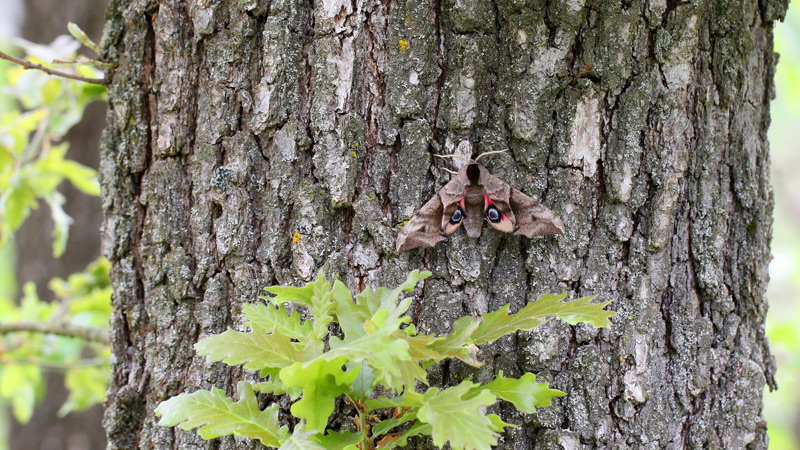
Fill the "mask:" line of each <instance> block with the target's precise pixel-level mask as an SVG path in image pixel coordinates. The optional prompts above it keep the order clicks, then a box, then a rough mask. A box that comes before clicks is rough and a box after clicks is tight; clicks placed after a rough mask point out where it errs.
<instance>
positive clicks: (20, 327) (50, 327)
mask: <svg viewBox="0 0 800 450" xmlns="http://www.w3.org/2000/svg"><path fill="white" fill-rule="evenodd" d="M18 331H29V332H33V333H45V334H55V335H56V336H66V337H75V338H81V339H85V340H87V341H93V342H99V343H101V344H108V333H107V332H106V331H105V330H101V329H100V328H92V327H83V326H79V325H72V324H69V323H52V322H7V323H0V334H7V333H14V332H18Z"/></svg>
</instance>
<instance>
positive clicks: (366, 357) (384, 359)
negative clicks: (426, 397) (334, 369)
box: [319, 319, 419, 391]
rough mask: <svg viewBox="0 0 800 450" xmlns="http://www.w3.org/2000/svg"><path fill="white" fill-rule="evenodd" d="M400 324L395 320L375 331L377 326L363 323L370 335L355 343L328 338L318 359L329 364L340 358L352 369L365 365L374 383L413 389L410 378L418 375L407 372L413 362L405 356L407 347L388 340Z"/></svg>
mask: <svg viewBox="0 0 800 450" xmlns="http://www.w3.org/2000/svg"><path fill="white" fill-rule="evenodd" d="M402 322H403V319H396V320H395V321H394V322H392V323H386V324H384V326H383V327H382V328H377V324H375V323H373V322H371V321H367V324H366V325H365V329H372V328H374V329H375V330H374V332H372V333H371V334H365V335H363V336H361V337H358V338H356V339H350V338H348V337H347V336H345V339H344V340H340V339H338V338H336V337H335V336H332V337H331V338H330V341H329V342H330V347H331V350H330V351H329V352H327V353H325V354H324V355H322V356H320V357H319V358H320V359H326V360H330V359H332V358H338V357H340V356H342V357H345V358H346V360H347V361H349V362H350V363H352V364H355V365H358V364H360V363H361V361H367V363H369V365H370V366H371V367H372V369H373V370H374V371H375V373H376V378H377V380H378V382H379V383H381V384H383V385H384V386H386V387H389V388H392V389H395V390H397V391H401V390H402V389H403V387H405V386H413V385H414V380H415V378H414V377H415V376H416V375H419V373H418V372H417V373H415V372H413V371H409V370H407V369H408V366H407V362H409V361H411V362H413V361H412V360H411V356H410V355H409V353H408V350H409V347H408V344H407V343H406V342H405V341H404V340H400V339H395V338H393V336H392V335H393V334H394V333H395V332H396V331H397V330H399V327H400V324H401V323H402Z"/></svg>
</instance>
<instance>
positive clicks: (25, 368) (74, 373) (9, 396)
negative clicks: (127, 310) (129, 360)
mask: <svg viewBox="0 0 800 450" xmlns="http://www.w3.org/2000/svg"><path fill="white" fill-rule="evenodd" d="M108 269H109V264H108V262H107V261H106V260H104V259H100V260H98V261H96V262H94V263H92V264H90V265H89V267H88V268H87V269H86V271H85V272H83V273H79V274H74V275H71V276H70V277H69V278H68V279H67V280H62V279H59V278H56V279H54V280H52V281H51V282H50V288H51V289H52V290H53V291H54V292H55V293H56V295H57V297H58V298H59V301H57V302H43V301H41V300H40V299H39V297H38V295H37V294H36V288H35V286H34V285H33V284H32V283H27V284H26V285H25V286H24V288H23V292H24V296H23V298H22V301H21V302H20V305H19V306H17V304H16V303H15V302H13V301H11V300H9V299H8V298H5V297H0V328H2V329H3V331H4V332H5V334H3V335H2V336H0V347H2V348H3V349H4V351H3V353H2V355H0V399H4V400H7V401H9V402H10V403H11V405H12V408H13V413H14V416H15V417H16V419H17V420H18V421H20V422H22V423H25V422H27V421H28V419H30V417H31V414H32V412H33V407H34V404H35V403H36V401H37V400H41V398H42V396H43V394H44V392H45V384H44V381H45V380H44V378H43V376H42V374H43V371H44V370H47V369H53V370H59V371H63V372H65V379H66V384H67V388H68V389H69V391H70V393H69V397H68V398H67V401H66V402H65V403H64V405H63V406H62V408H61V410H60V411H59V414H61V415H65V414H67V413H69V412H71V411H80V410H83V409H86V408H88V407H89V406H92V405H94V404H96V403H98V402H100V401H102V400H103V399H104V398H105V391H106V385H107V382H108V381H107V380H108V375H109V371H110V369H109V364H108V360H109V356H110V353H109V347H108V344H106V343H103V342H93V341H89V340H86V339H83V338H80V337H71V336H64V335H58V334H54V333H50V332H47V330H51V329H52V330H55V332H56V333H57V330H58V329H62V328H64V327H65V326H77V327H80V328H78V329H80V330H86V329H88V330H91V329H92V327H97V331H98V332H99V331H102V329H101V328H100V327H102V328H105V327H107V326H108V317H109V314H110V309H111V285H110V282H109V279H108ZM20 324H32V325H36V327H37V328H38V329H41V330H42V331H43V332H38V331H37V332H33V331H29V330H27V329H25V328H24V327H19V325H20Z"/></svg>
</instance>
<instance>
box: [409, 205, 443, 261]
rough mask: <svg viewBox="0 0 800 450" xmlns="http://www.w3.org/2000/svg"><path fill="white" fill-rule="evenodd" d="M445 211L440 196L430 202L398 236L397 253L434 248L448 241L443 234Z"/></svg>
mask: <svg viewBox="0 0 800 450" xmlns="http://www.w3.org/2000/svg"><path fill="white" fill-rule="evenodd" d="M443 209H444V208H443V207H442V199H441V198H440V197H439V194H436V195H434V196H433V198H432V199H430V200H428V203H425V205H424V206H423V207H422V208H420V210H419V211H417V213H416V214H414V216H413V217H412V218H411V219H410V220H409V221H408V222H407V223H406V224H405V225H404V226H403V229H402V230H400V234H399V235H398V236H397V252H398V253H399V252H403V251H406V250H410V249H412V248H417V247H433V246H434V245H436V244H438V243H439V242H442V241H444V240H446V239H447V238H446V237H445V236H444V235H443V234H442V220H441V219H442V211H443Z"/></svg>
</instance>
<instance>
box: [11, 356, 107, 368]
mask: <svg viewBox="0 0 800 450" xmlns="http://www.w3.org/2000/svg"><path fill="white" fill-rule="evenodd" d="M0 364H2V365H4V366H5V365H8V364H32V365H35V366H39V367H41V368H44V369H50V370H69V369H75V368H78V367H99V366H102V365H104V364H108V360H107V359H104V358H90V359H81V360H78V361H75V362H73V363H63V362H59V361H47V360H45V359H35V358H21V359H14V358H5V357H3V358H0Z"/></svg>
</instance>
